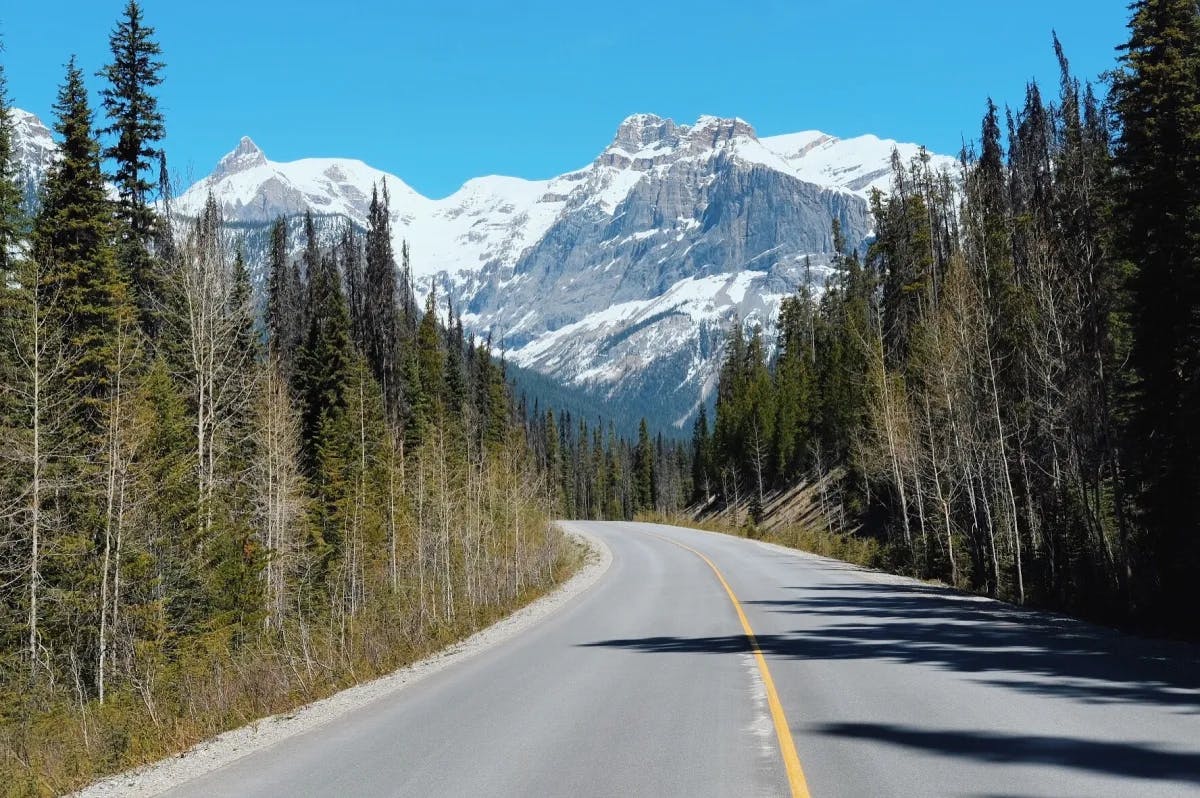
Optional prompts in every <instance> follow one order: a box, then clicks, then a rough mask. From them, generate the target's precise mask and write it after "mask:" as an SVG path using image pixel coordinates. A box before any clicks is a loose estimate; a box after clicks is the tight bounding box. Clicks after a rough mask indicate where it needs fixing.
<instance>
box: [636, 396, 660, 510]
mask: <svg viewBox="0 0 1200 798" xmlns="http://www.w3.org/2000/svg"><path fill="white" fill-rule="evenodd" d="M654 460H655V456H654V446H653V444H652V443H651V441H650V430H649V429H648V428H647V426H646V419H644V418H643V419H642V422H641V424H640V425H639V426H638V442H637V449H636V450H635V452H634V456H633V480H634V485H633V512H634V513H644V512H649V511H650V510H653V509H654V497H655V494H656V486H655V473H654Z"/></svg>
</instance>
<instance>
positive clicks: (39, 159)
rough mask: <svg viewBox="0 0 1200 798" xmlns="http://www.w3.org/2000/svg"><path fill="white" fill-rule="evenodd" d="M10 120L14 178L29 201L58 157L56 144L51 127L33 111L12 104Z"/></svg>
mask: <svg viewBox="0 0 1200 798" xmlns="http://www.w3.org/2000/svg"><path fill="white" fill-rule="evenodd" d="M10 121H11V122H12V125H13V131H14V132H15V134H16V136H15V138H14V144H15V147H14V155H15V156H16V161H17V179H18V180H19V181H20V182H21V186H22V188H24V190H25V197H26V200H27V201H28V202H30V203H32V202H33V200H34V198H35V197H36V195H37V189H38V187H39V186H40V185H41V184H42V181H43V180H44V179H45V177H46V173H47V172H49V171H50V167H51V166H53V165H54V162H55V161H56V160H57V159H58V147H57V146H56V145H55V143H54V136H53V134H52V133H51V132H50V128H48V127H46V126H45V125H44V124H42V120H40V119H38V118H37V117H36V116H34V115H33V114H31V113H29V112H27V111H22V110H20V109H17V108H14V109H13V110H12V115H11V117H10Z"/></svg>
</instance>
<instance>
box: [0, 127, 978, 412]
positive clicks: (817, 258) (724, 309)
mask: <svg viewBox="0 0 1200 798" xmlns="http://www.w3.org/2000/svg"><path fill="white" fill-rule="evenodd" d="M22 135H23V134H21V133H20V132H19V134H18V138H21V137H22ZM894 150H899V152H900V155H901V157H902V158H903V159H905V160H906V161H907V160H908V159H910V158H911V157H913V156H915V155H916V154H917V152H918V151H919V148H918V147H917V146H916V145H911V144H900V143H897V142H894V141H890V140H884V139H878V138H876V137H874V136H862V137H859V138H854V139H838V138H835V137H833V136H829V135H827V134H824V133H821V132H819V131H807V132H802V133H794V134H788V135H782V136H772V137H764V138H759V137H758V136H757V135H756V134H755V131H754V129H753V128H752V127H751V126H750V125H749V124H748V123H747V122H745V121H743V120H741V119H721V118H717V117H710V116H706V117H701V118H700V119H699V120H697V121H696V122H695V123H694V124H691V125H680V124H676V123H675V122H673V121H672V120H670V119H663V118H661V117H658V116H654V115H651V114H638V115H635V116H631V117H629V118H628V119H626V120H625V121H624V122H622V123H621V125H620V127H619V128H618V130H617V132H616V135H615V137H614V138H613V140H612V142H611V143H610V144H609V145H608V146H607V147H606V148H605V149H604V150H603V152H601V153H600V154H599V155H598V156H597V157H596V158H595V159H594V160H593V161H592V162H591V163H589V164H587V165H586V166H584V167H582V168H580V169H577V170H575V171H572V172H568V173H566V174H563V175H560V176H558V177H554V178H551V179H549V180H525V179H521V178H513V177H499V176H490V177H481V178H476V179H473V180H470V181H468V182H467V183H466V184H464V185H463V186H462V188H460V189H459V190H458V191H456V192H454V193H453V194H451V195H450V196H448V197H445V198H442V199H432V198H428V197H425V196H422V195H421V194H420V193H418V192H416V191H415V190H413V189H412V188H411V187H409V186H408V185H407V184H405V183H404V181H403V180H401V179H400V178H399V177H396V176H394V175H389V174H386V173H384V172H381V171H379V170H377V169H374V168H372V167H370V166H368V165H367V164H364V163H362V162H361V161H355V160H347V159H334V158H310V159H304V160H299V161H294V162H290V163H278V162H274V161H271V160H269V159H268V158H267V156H266V155H265V154H264V153H263V152H262V150H261V149H259V148H258V147H257V146H256V145H255V144H254V142H253V141H251V140H250V139H249V138H243V139H242V140H241V142H240V143H239V144H238V146H237V147H236V148H235V149H234V150H233V151H232V152H230V153H229V154H228V155H227V156H225V157H224V158H223V159H221V161H220V163H219V164H218V165H217V168H216V169H215V170H214V172H213V173H212V174H211V175H210V176H208V177H206V178H204V179H203V180H201V181H199V182H198V183H196V184H195V185H193V186H192V187H190V188H189V189H188V190H187V191H186V192H184V194H183V195H182V196H180V197H179V198H178V199H177V200H176V202H175V210H176V212H178V213H181V214H184V215H194V214H196V213H197V212H198V211H199V210H200V208H201V207H202V206H203V204H204V202H205V201H206V199H207V196H208V194H209V193H210V192H211V193H212V194H213V196H214V197H215V198H216V200H217V201H218V203H219V204H220V205H221V207H222V209H223V211H224V214H225V216H226V218H227V219H228V220H230V221H233V222H237V223H238V226H239V228H241V229H242V230H243V231H245V233H246V235H247V240H248V242H252V243H249V244H248V246H247V248H248V249H249V250H250V251H251V253H253V252H254V251H255V250H256V245H255V244H254V243H253V242H265V235H264V232H265V226H266V225H267V224H269V223H270V222H271V221H272V220H273V219H274V218H276V217H277V216H280V215H283V216H290V217H295V216H297V215H299V214H301V213H303V212H304V211H306V210H312V211H313V212H314V214H318V215H320V216H321V217H323V218H322V219H321V222H323V223H324V226H326V227H327V229H331V228H332V226H333V225H335V224H341V223H342V222H340V221H338V220H339V219H347V220H349V221H350V222H352V223H353V224H356V225H359V226H363V225H365V221H366V213H367V208H368V206H369V203H370V198H371V191H372V187H373V186H375V185H379V186H382V185H384V184H386V186H387V190H388V193H389V196H390V208H391V212H392V220H393V227H394V231H395V236H396V244H397V249H398V247H399V243H400V241H401V240H404V241H407V242H408V244H409V246H410V249H411V252H412V266H413V272H414V274H415V275H416V276H417V278H418V280H419V281H420V284H421V285H420V286H419V287H420V288H422V290H427V287H428V286H429V285H430V284H431V283H436V284H437V285H438V286H439V291H443V292H449V294H450V295H451V297H452V298H453V299H454V301H455V303H456V304H457V305H458V306H459V307H460V308H462V309H463V311H464V321H465V322H466V324H467V326H468V327H469V328H470V329H471V330H472V331H474V332H476V333H479V334H487V333H489V332H490V333H491V334H492V335H493V337H494V339H495V340H497V341H499V342H502V345H503V347H504V348H505V351H506V353H507V356H508V357H509V358H510V359H511V360H513V361H514V362H516V363H517V364H519V365H521V366H525V367H528V368H532V369H534V370H537V371H539V372H542V373H544V374H547V375H549V376H551V377H554V378H556V379H558V380H559V381H562V382H564V383H570V384H573V385H575V386H576V387H579V388H582V389H585V390H587V391H589V392H591V393H593V394H596V395H599V396H602V397H605V398H606V399H608V400H609V401H611V402H612V403H613V407H614V408H621V409H622V410H623V411H631V412H640V413H644V414H646V415H647V416H649V417H651V418H653V419H655V420H656V421H658V422H660V423H663V424H666V423H676V424H680V423H683V422H685V421H686V419H687V418H688V417H689V416H690V414H691V413H692V412H693V411H694V410H695V409H696V407H697V406H698V404H699V402H700V401H701V400H702V397H704V396H706V395H707V394H708V393H709V392H710V391H711V389H712V387H713V385H714V383H715V376H716V371H717V367H718V364H719V358H720V354H721V350H722V339H723V335H724V332H725V331H726V330H727V329H728V326H729V324H730V323H731V322H732V320H733V318H734V317H735V315H736V316H738V317H740V318H741V319H743V320H744V321H745V322H746V323H747V324H755V323H761V324H763V325H764V327H766V328H767V329H768V331H770V328H771V327H772V323H773V320H774V315H775V312H776V309H777V307H778V304H779V301H780V300H781V299H782V298H783V297H784V296H786V295H788V294H790V293H792V292H793V291H794V290H795V289H796V287H797V285H798V284H799V283H800V281H801V280H803V279H805V278H804V275H805V269H806V268H808V269H810V271H809V272H808V273H809V274H811V275H812V276H813V279H814V280H815V282H816V283H818V284H820V283H821V282H823V279H824V277H825V276H826V275H827V274H828V270H829V269H828V264H829V261H830V255H829V253H830V250H831V249H832V242H831V223H832V221H833V220H834V219H837V220H838V221H839V222H840V223H841V226H842V229H843V231H844V232H845V235H846V238H847V240H848V241H850V242H851V243H855V244H857V243H860V242H862V241H864V240H865V239H866V238H867V237H868V236H869V234H870V230H871V220H870V218H869V212H868V208H867V201H866V198H867V197H868V196H869V193H870V192H871V191H872V190H873V189H876V188H878V189H883V190H886V188H887V187H888V183H889V175H890V161H891V157H892V152H893V151H894ZM934 166H935V167H939V168H940V167H945V168H953V167H954V160H953V159H951V158H946V157H944V156H934Z"/></svg>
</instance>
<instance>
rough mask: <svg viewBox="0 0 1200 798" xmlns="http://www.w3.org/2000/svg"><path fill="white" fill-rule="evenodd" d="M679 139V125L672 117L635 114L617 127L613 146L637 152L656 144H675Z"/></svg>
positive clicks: (629, 151)
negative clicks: (664, 117)
mask: <svg viewBox="0 0 1200 798" xmlns="http://www.w3.org/2000/svg"><path fill="white" fill-rule="evenodd" d="M678 140H679V126H678V125H676V124H675V123H674V122H673V121H671V120H670V119H663V118H662V117H661V116H656V115H655V114H634V115H633V116H630V117H626V119H625V121H624V122H622V123H621V126H620V127H618V128H617V136H616V138H615V139H613V143H612V146H613V147H616V148H618V149H622V150H624V151H625V152H628V153H635V152H638V151H640V150H643V149H645V148H647V147H652V146H654V145H656V144H675V143H676V142H677V141H678Z"/></svg>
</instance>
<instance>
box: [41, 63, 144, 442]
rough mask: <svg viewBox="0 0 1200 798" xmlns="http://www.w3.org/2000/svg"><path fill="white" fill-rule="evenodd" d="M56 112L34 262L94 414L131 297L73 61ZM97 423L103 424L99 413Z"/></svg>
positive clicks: (78, 386) (94, 419)
mask: <svg viewBox="0 0 1200 798" xmlns="http://www.w3.org/2000/svg"><path fill="white" fill-rule="evenodd" d="M54 110H55V113H56V117H57V120H56V122H55V130H56V131H57V132H58V134H59V136H61V138H62V140H61V142H60V144H59V152H60V158H59V160H58V162H57V163H56V164H55V165H54V167H53V168H52V169H51V170H50V174H49V176H48V177H47V180H46V186H45V189H44V191H43V199H42V207H41V209H40V211H39V213H38V216H37V219H36V221H35V225H34V230H33V249H34V257H35V258H36V259H37V260H38V261H39V262H41V263H42V264H43V265H44V269H45V273H46V277H45V280H46V288H47V291H48V295H49V296H52V297H54V299H53V303H54V307H55V314H56V319H57V323H58V324H59V327H60V329H61V330H62V331H63V335H64V338H65V341H66V344H67V346H69V347H71V349H72V351H73V353H74V355H75V362H74V363H73V366H72V368H71V374H70V380H71V382H72V384H73V385H74V386H75V387H76V389H77V390H78V391H79V393H80V394H81V395H82V396H84V397H85V399H86V400H87V404H88V406H90V407H91V408H92V409H93V410H95V409H96V408H97V403H98V402H99V400H100V399H101V397H103V396H104V395H105V392H106V390H107V389H108V386H109V380H110V378H111V375H112V372H113V370H114V368H115V354H114V352H113V343H114V340H115V339H116V330H117V323H118V318H119V314H120V313H121V309H122V307H123V303H124V302H125V301H126V296H127V294H126V286H125V283H124V281H123V279H122V277H121V273H120V270H119V268H118V266H117V262H116V257H115V253H114V250H113V245H112V222H111V219H112V215H111V209H110V205H109V202H108V199H107V197H106V196H105V187H104V178H103V175H102V174H101V171H100V146H99V144H98V143H97V141H96V139H95V138H94V137H93V135H92V111H91V108H90V107H89V105H88V99H87V91H86V89H85V88H84V85H83V73H82V72H81V71H80V70H79V68H78V67H77V66H76V64H75V59H74V58H72V59H71V60H70V62H69V63H68V65H67V75H66V80H65V81H64V83H63V85H62V87H61V88H60V89H59V93H58V100H57V102H56V103H55V106H54ZM91 423H92V424H93V425H94V424H98V423H99V419H98V417H97V416H96V415H95V414H94V413H93V414H92V416H91Z"/></svg>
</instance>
